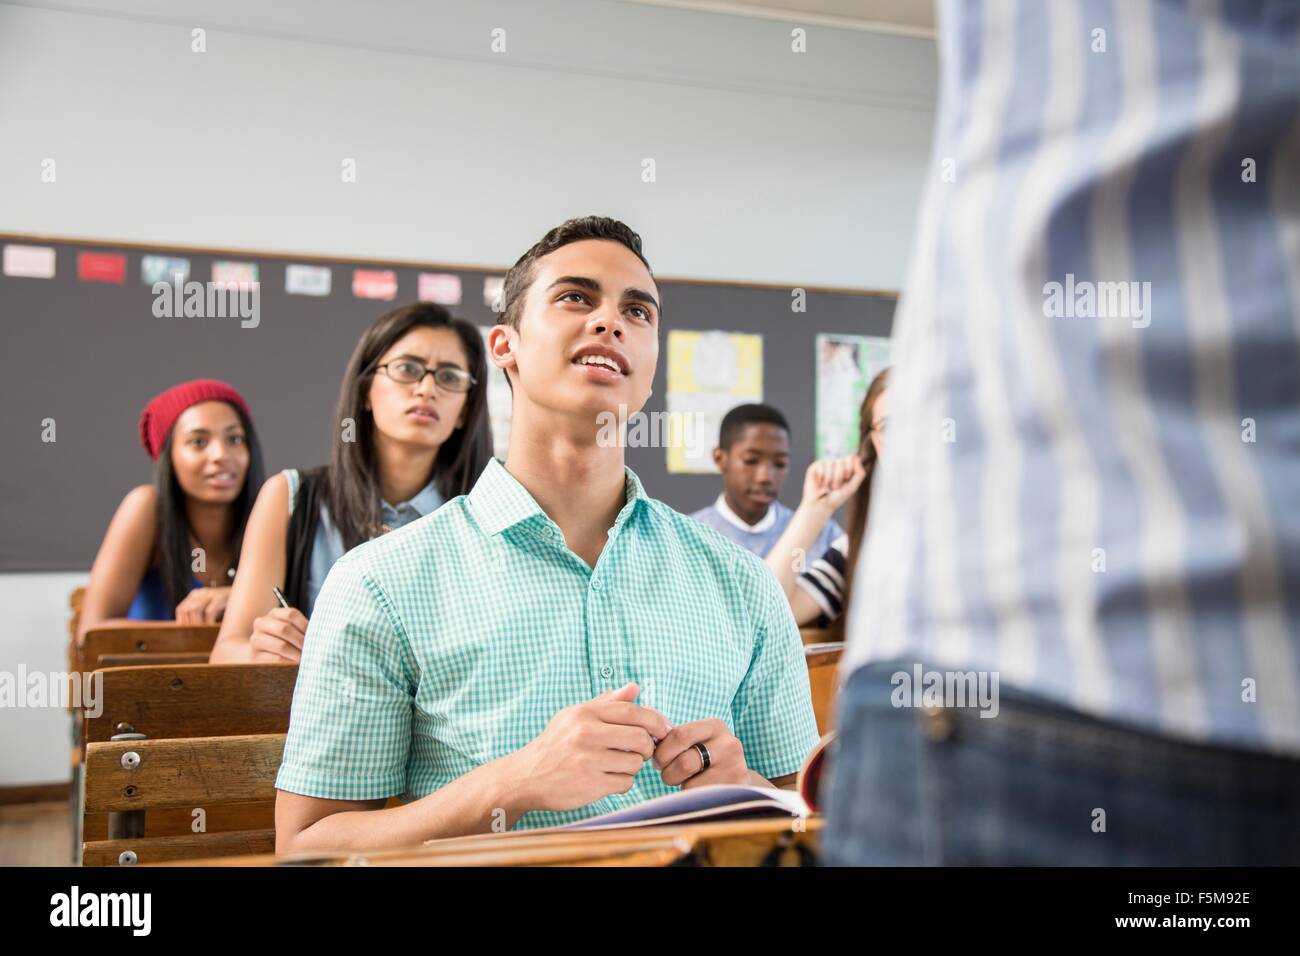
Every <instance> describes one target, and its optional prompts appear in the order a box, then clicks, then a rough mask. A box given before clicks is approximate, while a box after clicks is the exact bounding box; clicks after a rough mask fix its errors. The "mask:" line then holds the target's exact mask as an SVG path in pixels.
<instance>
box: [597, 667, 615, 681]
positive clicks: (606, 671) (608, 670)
mask: <svg viewBox="0 0 1300 956" xmlns="http://www.w3.org/2000/svg"><path fill="white" fill-rule="evenodd" d="M600 676H601V677H603V678H605V680H609V679H610V678H611V677H613V676H614V668H612V667H610V666H609V665H608V664H606V665H605V666H604V667H602V668H601V669H600Z"/></svg>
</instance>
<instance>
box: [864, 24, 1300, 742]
mask: <svg viewBox="0 0 1300 956" xmlns="http://www.w3.org/2000/svg"><path fill="white" fill-rule="evenodd" d="M941 22H942V32H941V41H940V42H941V45H942V51H941V52H942V56H941V59H942V63H943V75H942V80H941V89H940V111H939V118H938V122H937V126H936V130H935V140H934V147H933V156H932V164H933V168H932V171H931V176H930V179H929V181H928V184H927V190H926V199H925V202H924V203H923V207H922V214H921V221H920V225H919V231H918V238H917V246H916V248H915V250H914V256H913V261H912V265H911V270H910V274H909V276H908V280H907V294H906V295H905V297H904V299H903V301H902V303H901V305H900V312H899V316H898V321H897V326H896V328H895V333H894V341H893V345H892V350H893V351H892V354H893V357H894V360H895V368H894V375H895V377H894V379H893V381H892V383H891V385H892V391H893V409H892V414H891V429H890V436H889V437H890V441H889V448H888V450H887V453H886V455H885V456H884V459H883V462H882V470H881V474H880V475H879V486H878V488H877V489H876V495H875V496H873V501H872V508H871V515H872V517H871V524H870V534H869V537H868V547H867V551H866V554H865V556H864V560H863V561H862V562H861V564H860V578H859V581H858V584H857V587H856V588H855V592H854V593H855V595H857V596H860V597H861V600H855V601H854V602H853V607H852V608H850V611H849V620H848V627H849V635H850V646H849V648H848V651H847V653H846V657H845V672H846V673H847V672H848V671H849V670H851V669H852V668H853V667H855V666H860V665H862V664H864V663H866V662H869V661H873V660H882V659H889V658H892V657H896V656H902V657H906V658H916V659H920V660H925V661H934V662H937V663H939V664H940V665H943V664H949V665H952V666H955V667H960V668H961V669H963V670H968V669H981V670H991V671H998V672H999V673H1000V677H1001V680H1002V681H1003V682H1004V683H1006V684H1007V685H1008V686H1015V687H1019V688H1023V689H1027V690H1030V691H1033V692H1037V693H1039V694H1041V695H1043V696H1045V697H1047V698H1049V699H1052V700H1054V701H1056V702H1059V703H1061V704H1064V705H1066V706H1069V707H1072V708H1075V709H1077V710H1080V711H1084V712H1087V713H1092V714H1096V715H1099V716H1102V717H1104V718H1108V719H1111V720H1114V721H1117V722H1122V723H1128V724H1133V725H1138V726H1140V727H1144V728H1146V729H1151V730H1155V731H1157V732H1161V733H1164V734H1168V735H1171V736H1176V737H1181V738H1185V739H1190V740H1194V741H1213V742H1218V743H1224V744H1229V745H1236V746H1242V747H1247V748H1252V749H1262V750H1271V751H1275V752H1284V753H1290V754H1300V5H1297V4H1296V3H1295V2H1293V0H1286V2H1281V0H1274V2H1267V0H1257V2H1228V3H1213V2H1210V3H1188V2H1173V0H1078V2H1052V3H1042V2H1039V0H1024V2H1014V0H1012V2H993V0H985V2H983V3H978V2H972V3H958V2H951V0H950V2H946V3H944V4H943V6H942V9H941ZM1125 297H1127V302H1126V301H1125Z"/></svg>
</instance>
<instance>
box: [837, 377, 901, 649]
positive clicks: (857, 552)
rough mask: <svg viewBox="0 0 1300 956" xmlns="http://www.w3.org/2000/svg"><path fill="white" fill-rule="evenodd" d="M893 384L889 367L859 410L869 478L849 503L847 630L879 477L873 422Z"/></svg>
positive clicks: (842, 617) (844, 616)
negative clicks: (879, 403) (874, 486)
mask: <svg viewBox="0 0 1300 956" xmlns="http://www.w3.org/2000/svg"><path fill="white" fill-rule="evenodd" d="M888 387H889V369H887V368H886V369H882V370H881V371H880V372H879V374H877V375H876V377H875V378H873V379H872V380H871V384H870V385H869V386H868V387H867V394H866V395H865V396H864V397H863V399H862V407H861V408H860V409H858V456H859V457H860V458H861V459H862V467H863V468H864V469H865V470H866V473H867V477H865V478H863V479H862V484H860V485H858V490H857V491H856V492H855V493H854V495H853V499H852V500H851V501H850V502H849V532H848V534H849V558H848V561H847V562H846V563H845V567H844V600H843V602H842V603H841V613H840V616H839V617H838V618H837V619H836V622H835V623H836V626H837V627H838V628H839V629H841V630H843V628H844V622H845V620H846V619H847V618H848V610H849V599H850V598H851V596H852V594H851V592H852V591H853V575H854V572H856V571H857V567H858V558H859V557H860V556H861V555H862V545H863V539H864V538H866V536H867V512H868V510H870V508H871V480H872V478H874V477H875V473H876V464H877V463H878V461H879V459H878V458H877V457H876V446H875V445H873V444H872V443H871V421H872V419H873V418H874V417H875V410H876V401H877V400H878V399H879V398H880V395H881V393H882V392H884V390H885V389H886V388H888Z"/></svg>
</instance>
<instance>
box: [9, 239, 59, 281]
mask: <svg viewBox="0 0 1300 956" xmlns="http://www.w3.org/2000/svg"><path fill="white" fill-rule="evenodd" d="M4 273H5V275H7V276H21V277H22V278H24V279H53V278H54V247H53V246H18V245H14V244H13V243H10V244H9V245H7V246H5V255H4Z"/></svg>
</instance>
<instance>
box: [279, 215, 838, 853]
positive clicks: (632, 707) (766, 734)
mask: <svg viewBox="0 0 1300 956" xmlns="http://www.w3.org/2000/svg"><path fill="white" fill-rule="evenodd" d="M503 296H504V302H503V305H504V311H503V313H502V318H501V324H499V325H498V326H497V327H495V328H494V329H492V331H491V333H490V334H489V337H488V350H489V355H490V358H491V361H492V362H494V363H495V364H496V365H497V366H498V367H500V368H502V369H504V370H505V372H506V375H507V376H508V378H509V380H510V383H511V387H512V390H513V392H514V406H513V417H512V424H511V436H510V451H509V455H508V457H507V459H506V461H505V463H504V465H503V464H502V463H501V462H499V461H496V460H493V461H492V462H491V463H490V464H489V465H488V467H487V468H486V469H485V470H484V472H483V474H482V476H481V477H480V478H479V480H478V483H477V484H476V485H475V486H474V488H473V490H472V491H471V492H470V493H469V494H468V495H464V496H461V497H459V498H455V499H453V500H452V501H449V502H448V503H447V504H445V505H444V506H443V507H442V508H440V509H439V510H437V511H436V512H434V513H433V514H431V515H428V516H427V517H425V518H422V519H421V520H419V521H416V522H414V523H412V524H410V525H408V526H406V527H404V528H401V529H399V530H397V531H393V532H391V533H389V534H387V535H385V536H383V537H381V538H377V539H375V540H373V541H371V542H369V543H367V544H363V545H362V546H361V547H359V548H357V549H355V550H354V551H351V552H350V553H348V554H347V555H346V556H344V557H343V558H342V559H341V560H340V561H338V563H336V564H335V565H334V568H333V570H332V571H331V572H330V574H329V577H328V578H327V579H326V581H325V585H324V587H323V589H322V590H321V592H320V596H319V598H318V599H317V602H316V607H315V613H314V614H313V615H312V619H311V623H310V626H309V628H308V631H307V636H306V639H305V640H304V642H303V645H304V646H303V650H302V662H301V665H300V667H301V669H300V671H299V675H298V685H297V689H296V690H295V692H294V700H293V715H292V719H291V723H290V728H289V735H288V740H287V742H286V744H285V750H284V760H283V763H282V764H281V767H280V774H279V777H278V779H277V781H276V786H277V787H278V788H279V791H280V793H279V798H278V800H277V801H276V843H277V849H278V850H279V851H281V852H284V851H288V850H302V849H322V848H330V849H345V848H346V849H351V848H358V849H364V848H376V847H383V846H401V845H410V844H418V843H420V842H421V841H423V840H427V839H430V838H434V837H449V836H459V835H462V834H468V833H481V832H488V831H491V830H502V829H506V828H507V827H515V826H517V827H538V826H548V825H553V824H558V823H566V822H569V821H573V820H579V819H582V818H585V817H590V816H594V815H596V814H600V813H605V812H608V811H610V810H615V809H619V808H622V807H626V806H629V805H631V804H634V803H639V802H641V801H643V800H647V799H650V798H652V797H657V796H660V795H662V794H666V793H670V792H672V791H673V790H674V789H675V788H678V787H687V788H689V787H698V786H707V785H710V784H727V783H745V784H759V785H764V786H770V785H777V786H789V785H790V784H792V783H793V780H794V776H795V774H796V772H797V771H798V769H799V766H800V764H801V763H802V761H803V759H804V757H805V756H806V755H807V753H808V752H809V750H810V749H811V748H812V747H813V745H814V744H815V743H816V741H817V731H816V725H815V722H814V719H813V713H812V703H811V697H810V694H809V689H808V673H807V669H806V667H805V665H804V659H803V648H802V645H801V643H800V640H799V634H798V630H797V629H796V627H795V623H794V618H793V617H792V615H791V613H790V608H789V604H788V602H787V601H786V599H785V596H784V595H783V594H782V592H781V589H780V587H779V585H778V584H777V582H776V580H775V578H774V577H773V576H772V574H771V572H770V571H768V570H767V568H766V567H765V566H764V564H763V562H762V561H760V560H759V559H758V558H756V557H755V556H754V555H752V554H750V553H748V552H747V551H745V550H743V549H742V548H739V547H737V546H736V545H734V544H733V543H732V542H730V541H728V540H727V539H726V538H724V537H723V536H722V535H720V534H718V533H717V532H715V531H713V530H711V529H709V528H706V527H705V526H704V525H702V524H700V523H699V522H697V521H695V520H693V519H691V518H689V517H687V516H685V515H682V514H679V513H678V512H676V511H673V510H672V509H671V508H669V507H668V506H667V505H665V504H663V503H662V502H660V501H656V500H655V499H653V498H650V497H649V496H648V495H646V493H645V491H644V490H643V488H642V487H641V482H640V481H639V480H638V479H637V477H636V475H635V474H633V473H632V472H631V471H630V470H629V469H627V468H626V467H625V466H624V463H623V447H622V444H621V442H618V441H614V442H611V441H608V440H607V437H608V429H602V428H601V425H602V423H604V422H605V421H607V420H608V416H609V415H610V414H613V415H618V413H619V411H620V406H621V407H622V409H623V411H624V413H625V416H626V414H630V413H631V412H634V411H637V410H639V409H640V408H641V407H642V406H643V405H644V404H645V402H646V399H647V398H648V397H649V395H650V386H651V382H652V381H653V379H654V373H655V365H656V363H657V362H658V357H659V324H660V308H659V292H658V288H657V286H656V284H655V281H654V278H653V276H652V275H651V272H650V268H649V265H648V264H647V263H646V261H645V259H644V258H643V257H642V255H641V240H640V237H639V236H637V234H636V233H634V232H632V230H630V229H629V228H628V227H627V226H625V225H623V224H622V223H620V222H616V221H614V220H611V219H603V218H597V217H588V218H585V219H575V220H570V221H569V222H566V223H564V224H563V225H562V226H559V227H557V228H556V229H553V230H551V232H549V233H547V235H546V236H545V237H544V238H543V239H542V240H541V241H540V242H539V243H537V245H535V246H534V247H533V248H532V249H530V250H529V251H528V252H527V253H525V255H524V256H523V257H522V258H520V260H519V261H518V262H517V263H515V265H514V267H513V268H512V269H511V270H510V272H509V274H508V275H507V276H506V282H505V288H504V293H503ZM412 388H415V386H412ZM434 400H435V402H436V400H437V398H436V396H435V399H434ZM625 416H624V417H625ZM602 436H604V437H602ZM395 795H401V796H403V798H404V799H405V800H406V801H407V802H405V803H404V804H402V805H400V806H395V807H392V808H389V809H383V807H384V803H385V800H386V798H388V797H391V796H395Z"/></svg>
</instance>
